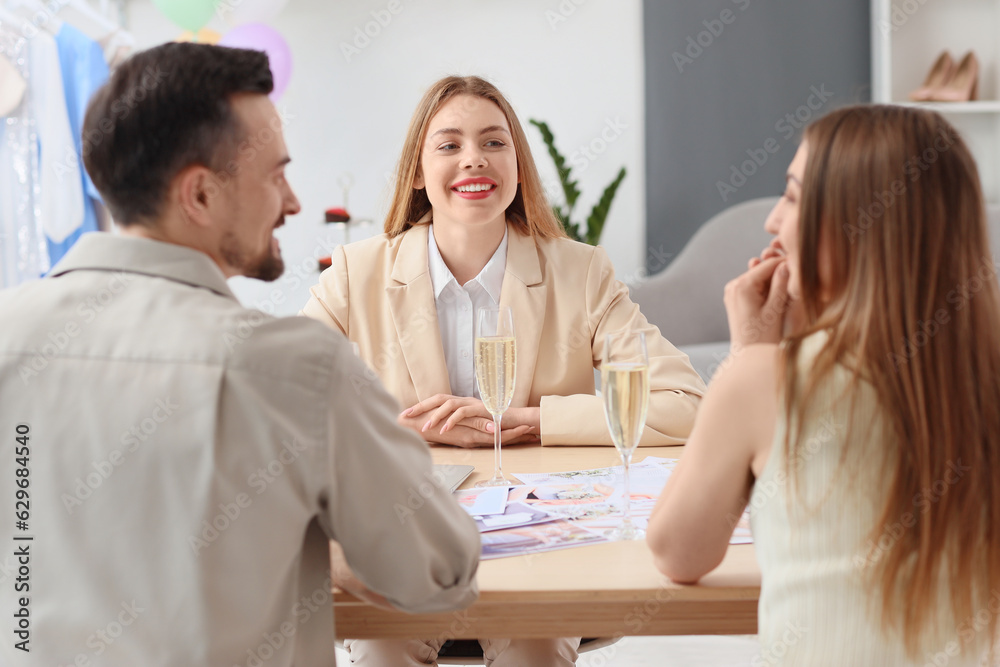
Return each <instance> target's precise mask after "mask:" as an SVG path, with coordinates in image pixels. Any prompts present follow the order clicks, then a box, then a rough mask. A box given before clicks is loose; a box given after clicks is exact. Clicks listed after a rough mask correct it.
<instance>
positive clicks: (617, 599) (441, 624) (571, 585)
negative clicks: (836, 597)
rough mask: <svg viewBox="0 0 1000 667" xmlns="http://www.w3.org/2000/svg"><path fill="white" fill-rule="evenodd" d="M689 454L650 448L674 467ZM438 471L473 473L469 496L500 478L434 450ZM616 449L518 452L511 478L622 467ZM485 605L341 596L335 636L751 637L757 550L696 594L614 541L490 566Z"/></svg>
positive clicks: (639, 545)
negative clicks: (375, 603)
mask: <svg viewBox="0 0 1000 667" xmlns="http://www.w3.org/2000/svg"><path fill="white" fill-rule="evenodd" d="M682 450H683V448H682V447H643V448H640V449H638V450H636V453H635V456H634V458H633V460H634V461H636V462H638V461H641V460H642V459H643V458H645V457H646V456H663V457H668V458H677V457H679V456H680V452H681V451H682ZM432 453H433V456H434V460H435V462H437V463H470V464H472V465H475V466H476V472H474V473H473V475H472V477H470V478H469V479H468V480H467V481H466V483H465V484H464V485H463V488H465V487H467V486H471V485H473V484H474V483H475V482H476V481H477V480H479V479H483V478H486V477H488V476H489V475H491V474H492V471H493V450H492V448H490V449H476V450H461V449H456V448H453V447H433V448H432ZM620 462H621V461H620V459H619V458H618V455H617V452H616V451H615V450H614V449H613V448H611V447H539V446H537V445H536V446H516V445H515V446H511V447H505V448H504V451H503V468H504V472H506V473H511V474H516V473H518V472H556V471H563V470H580V469H585V468H597V467H603V466H610V465H616V464H619V463H620ZM478 578H479V591H480V595H479V599H478V600H477V601H476V602H475V604H473V605H472V606H471V607H469V608H467V609H465V610H462V611H459V612H453V613H445V614H406V613H402V612H390V611H383V610H381V609H377V608H375V607H372V606H370V605H368V604H365V603H363V602H361V601H359V600H358V599H357V598H355V597H354V596H352V595H350V594H348V593H343V592H340V591H336V592H335V594H334V613H335V616H336V631H337V636H338V637H340V638H343V637H353V638H357V639H373V638H387V637H397V638H409V637H428V638H431V637H440V638H443V639H458V638H468V639H472V638H476V637H518V638H521V637H611V636H622V635H678V634H754V633H756V632H757V598H758V596H759V595H760V570H759V569H758V566H757V561H756V559H755V558H754V552H753V546H752V545H730V547H729V551H728V552H727V554H726V558H725V560H724V561H723V562H722V564H721V565H720V566H719V567H718V568H717V569H715V570H714V571H713V572H712V573H710V574H708V575H707V576H705V577H704V578H703V579H702V580H701V581H700V582H699V583H698V585H696V586H682V585H678V584H674V583H672V582H671V581H670V580H669V579H667V578H666V577H664V576H663V575H661V574H660V573H659V572H658V571H657V570H656V568H655V567H654V566H653V557H652V554H651V553H650V551H649V549H648V548H647V547H646V543H645V542H644V541H634V542H611V543H604V544H595V545H590V546H585V547H577V548H571V549H564V550H561V551H552V552H546V553H537V554H529V555H525V556H516V557H512V558H500V559H497V560H489V561H483V562H482V563H481V564H480V565H479V574H478Z"/></svg>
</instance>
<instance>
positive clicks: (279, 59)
mask: <svg viewBox="0 0 1000 667" xmlns="http://www.w3.org/2000/svg"><path fill="white" fill-rule="evenodd" d="M219 46H231V47H234V48H237V49H253V50H255V51H263V52H265V53H266V54H267V57H268V60H270V61H271V76H273V77H274V90H273V91H271V95H270V97H271V101H272V102H276V101H278V99H279V98H280V97H281V96H282V95H283V94H284V92H285V88H286V87H288V80H289V79H290V78H292V50H291V49H289V48H288V42H286V41H285V38H284V37H282V36H281V34H280V33H279V32H278V31H277V30H275V29H274V28H272V27H271V26H267V25H264V24H263V23H244V24H243V25H241V26H237V27H235V28H233V29H232V30H230V31H229V32H227V33H226V34H225V35H224V36H223V37H222V39H221V40H219Z"/></svg>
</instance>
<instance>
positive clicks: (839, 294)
mask: <svg viewBox="0 0 1000 667" xmlns="http://www.w3.org/2000/svg"><path fill="white" fill-rule="evenodd" d="M804 141H805V143H806V144H807V146H808V151H809V153H808V157H807V161H806V167H805V174H804V179H803V183H802V199H801V208H800V213H799V230H800V231H799V252H800V260H799V261H800V264H801V265H800V266H799V267H798V268H799V272H800V275H801V283H802V302H803V306H804V307H805V310H806V317H807V321H808V322H809V326H807V327H806V330H805V331H803V332H800V333H798V334H796V335H795V336H793V337H791V338H790V339H789V340H787V341H786V345H785V352H784V355H783V361H784V368H785V370H784V378H785V387H786V392H785V396H786V399H785V401H786V404H785V408H786V410H787V414H788V415H789V416H790V417H792V416H794V417H795V418H797V420H798V424H799V436H800V437H799V440H801V432H802V427H803V424H804V423H805V420H806V414H807V412H808V410H809V404H810V401H811V399H812V398H813V397H814V396H815V395H816V391H817V389H818V387H819V386H820V385H821V383H822V382H823V380H824V379H826V378H828V377H829V375H830V374H831V372H832V371H833V370H834V366H835V365H837V364H841V365H843V366H844V367H846V368H848V369H849V371H850V372H851V373H852V374H853V380H854V382H852V383H851V384H856V383H857V382H858V381H862V380H863V381H865V382H868V383H870V384H871V386H872V387H873V388H874V390H875V393H876V395H877V396H878V400H879V407H880V409H881V414H882V415H883V417H884V420H885V422H884V423H885V425H886V433H885V438H886V439H885V440H883V442H886V443H888V444H890V445H891V446H887V447H886V448H885V450H884V451H883V452H865V455H866V456H879V455H884V457H885V458H884V461H885V464H886V486H885V490H886V495H885V498H886V499H885V502H884V505H883V506H882V508H881V514H880V516H879V518H878V521H877V522H876V524H875V527H874V528H873V530H872V537H873V540H872V544H875V545H877V544H878V541H879V540H878V537H879V533H880V529H881V528H882V527H883V526H886V525H888V524H890V523H893V522H898V521H899V519H900V517H901V516H903V515H905V514H906V513H910V515H911V516H915V522H916V523H915V525H913V526H912V528H908V529H906V530H905V531H904V532H903V534H902V535H900V536H899V538H898V539H896V540H895V541H894V542H893V543H892V545H891V546H890V547H889V548H888V549H885V550H883V549H882V548H878V549H879V551H880V553H879V554H878V555H877V556H878V557H877V558H872V559H870V562H874V563H875V567H873V568H872V570H871V572H870V575H871V576H872V589H873V590H878V591H879V592H880V594H881V595H880V597H881V609H882V623H883V630H889V629H893V628H894V629H899V630H901V631H902V639H903V641H904V643H905V646H906V648H907V650H908V651H909V652H910V653H911V656H912V657H915V656H916V654H917V653H918V651H919V649H920V646H921V643H920V642H921V638H922V633H925V632H927V631H929V630H934V628H933V626H932V625H931V624H932V623H933V621H934V617H933V614H934V610H935V609H936V608H937V606H938V604H944V603H946V602H947V603H950V607H951V610H952V612H953V613H954V618H955V619H956V620H962V619H967V618H970V617H972V616H974V615H975V613H976V611H977V610H978V609H979V608H980V605H982V604H983V603H984V602H985V600H986V599H987V598H988V597H989V596H990V595H991V594H995V593H996V592H997V591H1000V409H998V406H1000V344H998V343H997V332H998V331H1000V289H998V286H997V276H996V270H995V267H994V264H993V261H992V259H991V258H990V257H989V256H987V255H986V253H987V249H988V248H989V234H988V232H987V227H986V214H985V208H984V204H983V196H982V192H981V189H980V184H979V183H980V182H979V175H978V172H977V169H976V164H975V162H974V160H973V158H972V156H971V155H970V153H969V150H968V148H967V147H966V145H965V143H964V142H963V141H962V138H961V137H960V136H959V135H958V132H957V131H956V130H955V128H954V127H952V126H951V125H950V124H949V123H948V122H947V121H946V120H945V119H944V118H942V117H941V116H940V115H938V114H937V113H933V112H930V111H924V110H919V109H913V108H905V107H899V106H855V107H848V108H845V109H840V110H838V111H835V112H833V113H831V114H829V115H827V116H825V117H824V118H821V119H820V120H818V121H816V122H815V123H813V124H812V125H810V126H809V127H807V128H806V130H805V134H804ZM821 245H822V246H823V247H824V252H825V253H826V254H828V255H829V257H830V259H831V262H830V264H831V268H832V271H831V273H832V276H831V285H830V286H826V287H827V290H826V294H825V303H824V300H822V299H821V285H820V276H819V271H818V266H819V261H818V260H819V248H820V246H821ZM819 330H827V331H829V334H830V335H829V339H828V342H827V344H826V345H825V347H824V349H823V350H822V351H821V352H820V353H819V355H818V356H817V357H816V360H815V362H814V364H813V366H812V368H811V369H810V370H809V371H808V373H807V375H806V377H805V378H804V379H802V381H801V384H802V386H801V387H799V386H797V382H798V379H797V371H796V355H797V354H798V351H799V349H800V343H801V341H802V340H803V339H804V338H805V337H806V336H808V335H809V334H811V333H813V332H815V331H819ZM857 407H858V406H857V404H856V403H855V404H854V405H853V407H852V410H855V411H856V409H857ZM852 423H853V420H852ZM853 428H854V429H859V430H860V429H861V427H860V425H859V424H857V423H855V424H854V426H853ZM846 443H847V444H846V446H847V447H850V446H851V437H850V434H849V435H848V437H847V440H846ZM795 447H796V443H795V442H794V440H793V439H792V438H791V435H789V437H788V438H787V439H786V442H785V453H786V455H787V456H788V459H787V460H789V461H791V460H793V456H794V454H795ZM956 463H958V464H960V465H963V466H969V470H968V471H967V472H965V473H964V475H963V476H962V477H961V479H960V480H959V481H957V482H956V483H954V484H950V485H949V486H948V488H947V490H946V491H945V492H944V493H943V494H942V495H941V497H940V499H939V500H937V502H932V503H927V505H926V506H925V507H923V508H920V510H919V511H918V508H917V507H916V504H917V499H918V498H919V497H921V494H922V493H925V492H926V490H928V489H931V488H933V486H934V484H935V482H938V481H939V480H945V479H949V478H948V477H947V474H946V473H947V472H948V470H949V466H951V465H954V464H956ZM963 469H964V468H963ZM873 548H875V547H873ZM869 555H873V554H869ZM942 578H947V580H948V581H949V582H950V599H949V600H947V601H945V600H939V599H938V597H939V595H938V592H939V585H940V584H939V582H940V581H941V579H942ZM998 620H1000V616H998V615H992V617H991V620H990V621H989V624H988V626H987V630H988V632H989V634H988V635H987V636H989V637H992V638H993V639H994V640H995V639H998V638H1000V633H998Z"/></svg>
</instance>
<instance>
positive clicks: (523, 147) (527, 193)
mask: <svg viewBox="0 0 1000 667" xmlns="http://www.w3.org/2000/svg"><path fill="white" fill-rule="evenodd" d="M458 95H473V96H475V97H481V98H483V99H487V100H489V101H490V102H493V103H494V104H496V105H497V106H498V107H500V110H501V111H502V112H503V115H504V116H506V118H507V124H508V125H509V126H510V133H511V137H512V138H513V141H514V152H515V154H516V155H517V175H518V178H519V181H520V182H519V183H518V185H517V193H516V194H515V195H514V201H512V202H511V204H510V206H508V207H507V212H506V213H507V220H508V222H510V223H511V224H513V225H514V227H515V228H516V229H517V230H518V231H520V232H521V233H522V234H525V235H528V236H540V237H543V238H558V237H564V236H566V232H565V230H563V228H562V225H560V224H559V221H558V220H557V219H556V217H555V215H554V214H553V213H552V208H551V207H550V206H549V204H548V201H546V199H545V188H544V187H542V180H541V178H539V176H538V170H537V169H535V161H534V160H533V159H532V157H531V148H529V146H528V139H527V137H525V135H524V130H523V129H522V128H521V123H520V122H518V120H517V114H515V113H514V109H513V108H512V107H511V106H510V103H509V102H508V101H507V99H506V98H505V97H504V96H503V94H502V93H501V92H500V91H499V90H497V88H496V86H494V85H493V84H491V83H490V82H488V81H486V80H484V79H481V78H479V77H478V76H463V77H458V76H449V77H445V78H443V79H441V80H440V81H438V82H437V83H435V84H434V85H433V86H431V87H430V89H429V90H428V91H427V92H426V93H424V96H423V98H421V100H420V103H419V104H418V105H417V110H416V111H415V112H414V113H413V119H412V120H411V121H410V128H409V129H408V130H407V132H406V141H405V142H404V143H403V151H402V153H401V155H400V157H399V166H398V168H397V169H396V188H395V191H394V192H393V196H392V206H391V207H390V208H389V214H388V215H387V216H386V219H385V233H386V234H388V235H389V237H390V238H391V237H394V236H398V235H399V234H402V233H403V232H405V231H406V230H407V229H409V228H410V227H412V226H413V225H414V224H415V223H416V222H417V221H418V220H420V219H421V218H422V217H423V216H424V215H425V214H427V213H428V212H429V211H430V210H431V202H430V200H429V199H428V198H427V192H426V190H424V189H420V190H416V189H414V187H413V184H414V182H415V179H416V177H417V173H418V170H419V168H420V153H421V148H422V146H423V143H424V136H425V135H426V134H427V126H428V125H429V124H430V122H431V119H432V118H433V117H434V114H436V113H437V112H438V110H440V109H441V107H442V106H444V104H445V103H446V102H447V101H448V100H450V99H452V98H453V97H456V96H458Z"/></svg>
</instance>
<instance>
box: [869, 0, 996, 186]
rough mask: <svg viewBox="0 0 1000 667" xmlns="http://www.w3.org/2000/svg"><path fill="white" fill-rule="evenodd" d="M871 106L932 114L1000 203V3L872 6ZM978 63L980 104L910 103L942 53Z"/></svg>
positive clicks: (880, 0) (887, 2) (881, 2)
mask: <svg viewBox="0 0 1000 667" xmlns="http://www.w3.org/2000/svg"><path fill="white" fill-rule="evenodd" d="M871 19H872V34H871V45H872V101H873V102H877V103H882V104H902V105H906V106H914V107H920V108H922V109H932V110H934V111H937V112H938V113H941V114H943V115H944V116H945V117H946V118H947V119H948V121H949V122H950V123H952V124H953V125H954V126H955V128H956V129H957V130H958V131H959V132H960V133H961V134H962V136H963V137H964V139H965V142H966V144H967V145H968V146H969V149H970V150H971V151H972V155H973V157H974V158H975V160H976V163H977V165H978V166H979V175H980V178H981V180H982V184H983V193H984V195H985V196H986V199H987V201H990V202H995V203H996V202H1000V99H998V98H1000V39H997V35H998V34H1000V0H936V1H930V0H927V1H924V0H920V1H915V0H872V2H871ZM945 50H947V51H949V52H950V53H951V55H952V57H953V58H954V59H955V60H956V61H957V60H959V59H961V58H962V56H964V55H965V54H966V53H967V52H969V51H970V50H971V51H973V52H975V54H976V56H977V58H978V60H979V65H980V67H979V96H980V97H981V98H982V99H980V100H978V101H975V102H912V101H910V100H909V99H908V95H909V94H910V92H911V91H913V90H916V89H917V88H919V87H920V86H921V85H922V84H923V82H924V80H925V78H926V77H927V72H928V70H929V69H930V68H931V65H933V63H934V61H935V60H936V59H937V57H938V54H940V53H941V52H942V51H945Z"/></svg>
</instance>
